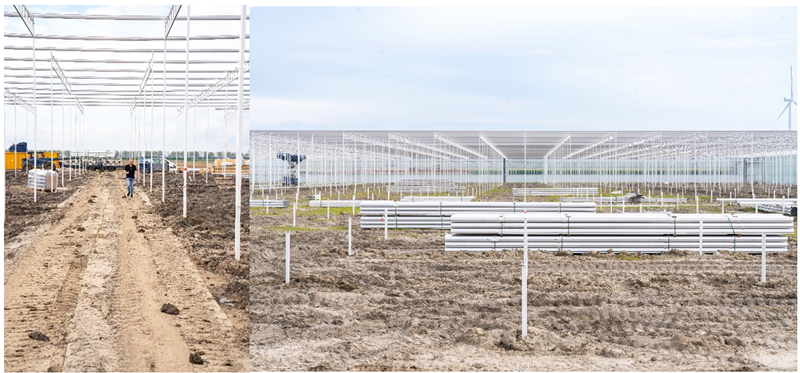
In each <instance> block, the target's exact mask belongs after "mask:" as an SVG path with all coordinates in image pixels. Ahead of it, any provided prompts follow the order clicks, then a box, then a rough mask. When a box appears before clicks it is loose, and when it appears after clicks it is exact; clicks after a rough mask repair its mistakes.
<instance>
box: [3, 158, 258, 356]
mask: <svg viewBox="0 0 800 373" xmlns="http://www.w3.org/2000/svg"><path fill="white" fill-rule="evenodd" d="M124 184H125V183H124V179H121V178H120V175H119V174H103V175H98V176H96V177H94V178H93V179H91V180H90V181H89V183H88V185H87V186H86V187H85V188H84V189H83V190H82V191H81V192H80V193H78V194H77V195H76V196H74V198H73V200H72V205H71V206H70V207H69V208H66V209H65V211H64V217H63V218H62V219H61V220H59V221H58V222H57V223H55V224H53V225H52V226H51V227H50V228H49V229H47V230H46V231H45V232H42V234H40V235H38V237H37V238H36V239H33V240H30V241H29V242H26V243H23V244H25V245H26V246H29V248H28V250H26V251H25V255H24V257H23V258H18V260H17V263H16V265H15V266H13V267H12V268H7V269H9V270H8V271H6V273H5V366H6V370H9V371H48V370H50V371H61V370H64V371H79V370H80V371H86V370H88V371H119V370H122V371H230V370H246V369H249V362H248V357H247V356H246V353H237V352H236V351H232V350H231V349H230V348H229V346H231V345H233V343H232V338H233V332H232V326H231V322H230V321H229V320H228V319H227V317H226V316H225V314H224V313H223V312H222V311H221V310H220V308H219V305H217V303H216V301H215V300H214V298H213V297H212V296H211V294H210V292H209V291H208V289H207V288H206V286H205V284H204V282H203V279H202V277H201V275H200V273H199V272H198V270H197V268H196V267H195V266H194V264H193V263H192V262H191V259H190V258H189V256H188V255H187V253H186V249H185V248H184V247H183V246H182V244H181V243H180V242H179V239H178V237H177V236H175V234H173V233H172V232H171V230H170V229H168V228H165V227H164V226H163V224H162V223H161V219H160V218H158V217H157V216H155V215H153V214H151V213H150V212H149V210H150V207H149V202H148V201H146V198H145V199H143V198H142V197H141V196H137V197H136V198H132V199H131V198H123V197H122V196H123V195H124V193H125V192H124V191H125V185H124ZM31 229H33V228H31ZM164 303H171V304H173V305H175V306H177V308H178V309H179V311H180V313H179V314H178V315H169V314H166V313H162V312H161V306H162V304H164ZM34 333H36V334H34ZM39 333H40V334H39ZM190 353H197V354H198V356H199V357H200V358H201V359H202V360H203V363H202V364H192V363H190V359H189V355H190Z"/></svg>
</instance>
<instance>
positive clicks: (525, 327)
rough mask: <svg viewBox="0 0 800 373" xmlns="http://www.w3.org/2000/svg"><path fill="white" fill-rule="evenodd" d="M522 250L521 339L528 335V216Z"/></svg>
mask: <svg viewBox="0 0 800 373" xmlns="http://www.w3.org/2000/svg"><path fill="white" fill-rule="evenodd" d="M523 224H524V225H525V226H524V228H523V245H524V247H523V250H524V251H525V253H524V255H525V257H524V259H523V262H522V339H525V337H527V336H528V218H527V217H525V218H524V219H523Z"/></svg>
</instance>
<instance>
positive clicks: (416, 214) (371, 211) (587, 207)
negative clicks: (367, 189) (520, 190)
mask: <svg viewBox="0 0 800 373" xmlns="http://www.w3.org/2000/svg"><path fill="white" fill-rule="evenodd" d="M595 208H596V205H595V204H594V203H591V202H590V203H564V202H440V203H437V202H392V201H368V202H364V203H362V204H361V213H360V215H361V228H362V229H379V228H384V225H385V224H388V226H389V228H392V229H403V228H435V229H449V228H450V216H452V215H455V214H503V213H514V212H520V213H521V212H523V211H526V210H527V211H528V212H529V213H537V214H538V213H545V212H548V213H551V212H564V213H587V214H593V213H594V212H595ZM384 211H387V212H388V216H387V218H386V220H384V217H383V214H384Z"/></svg>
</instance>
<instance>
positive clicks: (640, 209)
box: [639, 202, 642, 213]
mask: <svg viewBox="0 0 800 373" xmlns="http://www.w3.org/2000/svg"><path fill="white" fill-rule="evenodd" d="M639 212H640V213H641V212H642V203H641V202H639Z"/></svg>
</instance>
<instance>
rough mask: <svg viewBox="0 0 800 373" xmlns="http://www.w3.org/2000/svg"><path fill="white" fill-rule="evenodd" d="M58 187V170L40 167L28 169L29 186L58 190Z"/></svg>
mask: <svg viewBox="0 0 800 373" xmlns="http://www.w3.org/2000/svg"><path fill="white" fill-rule="evenodd" d="M57 187H58V172H55V171H51V170H40V169H34V170H30V171H28V188H36V189H39V190H56V188H57Z"/></svg>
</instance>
